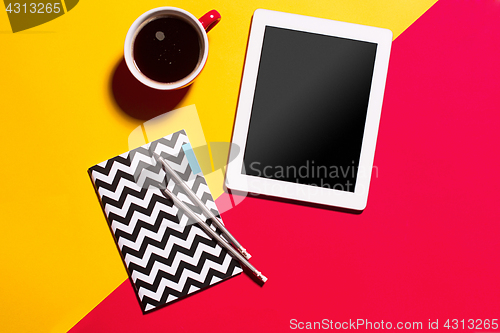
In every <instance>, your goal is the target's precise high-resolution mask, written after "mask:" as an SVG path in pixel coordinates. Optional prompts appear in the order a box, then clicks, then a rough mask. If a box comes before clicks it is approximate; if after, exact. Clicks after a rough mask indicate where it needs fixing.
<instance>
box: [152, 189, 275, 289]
mask: <svg viewBox="0 0 500 333" xmlns="http://www.w3.org/2000/svg"><path fill="white" fill-rule="evenodd" d="M162 191H163V192H164V193H165V195H167V196H168V197H169V198H171V199H172V201H173V202H174V204H175V205H176V206H177V207H178V208H180V209H182V210H183V211H184V213H186V214H187V215H188V216H189V217H191V218H192V219H194V220H195V221H196V222H198V225H199V226H200V227H201V228H202V229H203V230H204V231H205V232H206V233H207V234H208V235H209V236H210V237H212V238H213V239H215V240H216V241H217V243H218V244H219V245H220V246H222V247H223V248H225V249H226V250H227V251H228V252H229V253H230V254H231V255H232V257H233V258H235V259H236V260H238V261H239V262H240V263H241V264H242V265H244V266H246V267H247V268H248V269H250V270H251V271H252V273H253V274H254V275H255V276H256V277H257V278H259V279H260V280H261V281H262V282H266V281H267V278H266V277H265V276H264V275H262V273H261V272H259V271H258V270H257V269H256V268H255V267H253V266H252V264H250V263H249V262H248V260H246V259H245V258H244V257H243V256H242V255H241V254H240V253H239V252H238V251H236V250H235V249H234V248H233V247H232V246H231V245H229V243H227V242H226V241H225V240H224V239H222V237H220V236H219V235H218V234H217V233H216V232H215V231H214V230H213V229H212V228H210V227H209V226H208V224H206V223H205V221H203V220H202V219H201V218H200V217H199V216H198V215H196V214H195V213H194V212H193V211H192V210H191V209H190V208H189V207H188V206H187V205H186V204H185V203H184V202H182V201H181V200H179V198H177V197H176V196H175V195H174V194H173V193H172V192H171V191H170V190H169V189H167V188H164V189H163V190H162Z"/></svg>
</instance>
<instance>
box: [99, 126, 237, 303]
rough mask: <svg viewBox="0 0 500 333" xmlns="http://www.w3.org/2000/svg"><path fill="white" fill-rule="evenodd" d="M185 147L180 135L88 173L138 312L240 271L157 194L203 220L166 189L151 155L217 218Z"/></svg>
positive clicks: (183, 135) (162, 174)
mask: <svg viewBox="0 0 500 333" xmlns="http://www.w3.org/2000/svg"><path fill="white" fill-rule="evenodd" d="M188 143H189V140H188V137H187V135H186V132H185V131H184V130H182V131H179V132H176V133H173V134H171V135H168V136H166V137H164V138H161V139H159V140H156V141H153V142H151V143H149V144H146V145H144V146H142V147H139V148H137V149H134V150H131V151H129V152H126V153H124V154H121V155H119V156H116V157H114V158H112V159H110V160H107V161H105V162H102V163H99V164H97V165H95V166H93V167H91V168H90V169H89V174H90V176H91V178H92V181H93V182H94V186H95V189H96V191H97V193H98V196H99V199H100V200H101V204H102V208H103V209H104V212H105V214H106V216H107V220H108V223H109V226H110V228H111V231H112V233H113V235H114V238H115V241H116V243H117V244H118V248H119V250H120V252H121V256H122V259H123V261H124V263H125V265H126V267H127V270H128V273H129V275H130V278H131V280H132V282H133V284H134V287H135V291H136V293H137V297H138V299H139V300H140V302H141V306H142V309H143V311H144V312H147V311H151V310H154V309H156V308H158V307H160V306H163V305H165V304H167V303H169V302H171V301H174V300H176V299H179V298H181V297H184V296H186V295H188V294H191V293H193V292H195V291H198V290H200V289H202V288H205V287H208V286H210V285H212V284H215V283H217V282H219V281H221V280H223V279H226V278H229V277H231V276H234V275H237V274H239V273H241V271H242V270H241V267H240V265H239V263H238V262H237V261H236V260H234V259H233V258H232V257H231V256H230V255H229V254H228V253H227V252H226V250H225V249H223V248H221V247H220V246H219V245H218V244H217V243H216V242H215V241H213V240H212V239H211V238H210V237H209V236H208V235H206V234H205V232H204V231H203V230H202V229H201V228H200V227H199V226H197V225H196V223H195V222H194V221H193V220H191V219H190V218H189V217H188V216H186V215H185V214H184V213H183V212H182V210H179V209H177V207H176V206H175V205H173V203H172V201H171V200H169V199H167V198H166V197H165V196H164V195H163V194H162V192H161V191H160V189H159V187H162V186H165V185H167V187H168V188H169V189H170V190H171V191H172V192H173V193H174V194H176V195H177V197H178V198H179V199H181V200H182V201H183V202H184V203H186V204H187V205H188V206H189V207H191V208H193V210H194V211H196V212H198V213H199V215H200V216H201V217H203V215H202V213H201V211H200V210H199V209H197V207H196V206H194V205H193V204H192V202H191V201H190V200H189V198H188V197H187V196H186V195H185V194H184V193H182V192H181V191H180V188H179V187H178V186H176V185H175V183H174V182H173V181H172V180H168V181H165V172H164V171H163V169H162V168H161V165H160V163H156V161H155V160H154V158H152V156H153V155H152V153H153V152H155V153H157V154H159V155H161V156H162V157H163V158H164V159H165V160H167V161H168V163H169V164H170V166H171V167H172V168H173V169H174V170H175V171H176V172H177V173H178V174H179V175H180V176H181V178H182V179H183V180H184V181H186V182H187V184H188V185H189V186H190V187H191V189H192V190H193V191H194V192H195V193H196V195H197V196H198V197H199V198H200V199H201V200H202V201H203V202H204V203H205V205H206V206H207V207H208V208H210V209H211V210H212V212H213V213H214V214H215V215H218V214H219V213H218V211H217V206H216V205H215V202H214V200H213V198H212V195H211V194H210V190H209V189H208V186H207V184H206V182H205V178H204V177H203V175H202V174H201V173H199V174H194V173H193V171H192V169H191V166H190V164H189V161H188V158H187V156H186V154H185V152H184V150H183V148H182V147H183V145H185V144H188ZM203 219H204V220H206V218H203ZM212 228H214V227H213V226H212Z"/></svg>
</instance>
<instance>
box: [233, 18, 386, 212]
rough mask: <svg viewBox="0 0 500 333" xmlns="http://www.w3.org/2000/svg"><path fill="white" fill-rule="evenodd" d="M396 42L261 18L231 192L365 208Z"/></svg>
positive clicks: (242, 99) (340, 26) (348, 29)
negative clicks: (390, 63) (390, 59)
mask: <svg viewBox="0 0 500 333" xmlns="http://www.w3.org/2000/svg"><path fill="white" fill-rule="evenodd" d="M391 43H392V32H391V31H390V30H387V29H381V28H374V27H368V26H363V25H358V24H351V23H344V22H338V21H332V20H327V19H319V18H314V17H307V16H301V15H295V14H288V13H282V12H275V11H270V10H263V9H258V10H256V11H255V13H254V16H253V21H252V26H251V31H250V37H249V41H248V49H247V55H246V61H245V67H244V72H243V79H242V83H241V90H240V96H239V102H238V109H237V113H236V120H235V125H234V131H233V138H232V143H233V145H231V146H232V147H233V148H232V149H231V151H230V157H229V161H231V162H230V163H229V164H228V167H227V171H226V183H225V184H226V187H227V188H228V189H229V190H232V191H237V192H251V193H257V194H264V195H268V196H275V197H280V198H287V199H293V200H300V201H306V202H311V203H318V204H322V205H330V206H337V207H343V208H348V209H354V210H362V209H364V208H365V207H366V202H367V198H368V188H369V185H370V178H371V175H372V169H375V171H377V170H376V167H373V158H374V154H375V144H376V141H377V132H378V127H379V120H380V111H381V108H382V100H383V96H384V88H385V81H386V76H387V68H388V64H389V54H390V50H391Z"/></svg>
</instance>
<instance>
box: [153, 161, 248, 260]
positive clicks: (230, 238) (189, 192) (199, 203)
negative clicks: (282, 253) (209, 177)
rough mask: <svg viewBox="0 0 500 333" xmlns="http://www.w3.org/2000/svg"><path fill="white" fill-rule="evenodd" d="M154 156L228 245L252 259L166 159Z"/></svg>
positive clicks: (246, 257)
mask: <svg viewBox="0 0 500 333" xmlns="http://www.w3.org/2000/svg"><path fill="white" fill-rule="evenodd" d="M153 155H154V157H155V158H156V160H157V161H160V162H161V164H162V165H163V169H164V170H165V171H166V172H167V173H168V174H169V175H170V176H171V177H172V178H173V179H174V181H175V182H176V183H177V185H179V186H180V187H181V188H182V190H183V191H184V193H186V194H187V195H188V197H189V198H190V199H191V201H193V203H194V204H195V205H196V206H198V207H199V208H200V209H201V210H202V212H203V214H204V215H205V216H206V217H208V218H209V219H210V220H211V221H212V223H213V224H214V225H215V226H216V227H217V228H218V229H219V230H220V231H222V235H223V237H224V238H225V240H226V241H227V242H228V243H231V244H233V245H234V247H235V248H236V249H237V250H238V251H240V253H241V255H242V256H243V257H245V259H250V258H251V257H252V256H251V255H250V254H249V253H248V252H247V250H246V249H245V248H244V247H243V246H241V244H240V243H239V242H238V241H237V240H236V239H235V238H234V237H233V235H231V233H229V231H228V230H227V229H226V227H224V225H223V224H222V223H221V222H220V221H219V219H218V218H217V217H216V216H215V215H214V214H213V213H212V212H211V211H210V209H208V208H207V206H205V204H204V203H203V202H202V201H201V200H200V198H198V196H197V195H196V193H194V192H193V190H191V189H190V188H189V186H187V184H186V183H185V182H184V180H182V178H181V177H179V175H178V174H177V172H175V170H174V169H172V167H171V166H170V165H168V163H167V161H165V159H164V158H163V157H161V156H160V155H158V154H157V153H153Z"/></svg>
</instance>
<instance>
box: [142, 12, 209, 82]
mask: <svg viewBox="0 0 500 333" xmlns="http://www.w3.org/2000/svg"><path fill="white" fill-rule="evenodd" d="M201 40H202V36H200V33H199V32H198V31H197V30H196V28H195V27H193V25H192V24H190V23H189V22H187V21H186V20H184V19H182V18H180V17H176V16H160V17H158V18H154V19H153V20H151V21H149V22H147V23H146V24H145V25H144V26H143V27H142V28H141V29H140V30H139V32H138V33H137V36H136V38H135V41H134V43H133V45H132V48H133V49H132V54H133V58H134V61H135V64H136V66H137V69H138V70H139V71H140V72H142V73H143V74H144V75H145V76H147V77H148V78H150V79H151V80H154V81H157V82H161V83H173V82H176V81H179V80H182V79H184V78H185V77H187V76H188V75H189V74H191V73H192V72H193V71H194V70H195V69H196V68H197V67H198V66H199V64H200V61H201V59H202V57H203V53H202V45H201Z"/></svg>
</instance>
